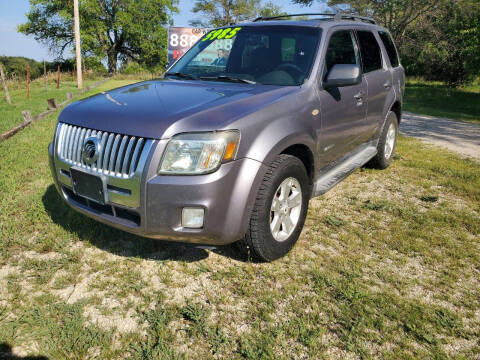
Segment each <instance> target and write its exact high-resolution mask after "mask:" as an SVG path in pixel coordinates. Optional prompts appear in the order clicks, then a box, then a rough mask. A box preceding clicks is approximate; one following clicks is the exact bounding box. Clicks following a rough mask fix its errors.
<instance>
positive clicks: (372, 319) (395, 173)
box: [0, 81, 480, 359]
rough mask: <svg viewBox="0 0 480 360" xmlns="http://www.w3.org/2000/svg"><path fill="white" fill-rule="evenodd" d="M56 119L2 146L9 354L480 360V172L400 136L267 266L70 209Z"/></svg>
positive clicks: (2, 271) (0, 272)
mask: <svg viewBox="0 0 480 360" xmlns="http://www.w3.org/2000/svg"><path fill="white" fill-rule="evenodd" d="M119 85H123V83H121V82H119V81H112V82H109V83H107V84H105V85H104V86H103V87H102V89H96V91H102V90H107V89H108V88H109V87H115V86H119ZM57 115H58V114H54V115H52V116H49V117H48V118H46V119H45V120H42V121H40V122H38V123H35V124H33V125H32V126H30V127H28V128H26V129H25V130H24V131H22V132H21V133H19V134H17V135H16V136H14V137H13V138H11V139H9V140H7V141H5V142H3V143H1V144H0V159H1V161H0V351H1V349H6V348H12V349H13V352H14V354H15V355H17V356H27V355H32V356H38V355H43V356H47V357H49V358H51V359H57V358H69V359H86V358H98V359H121V358H122V359H123V358H133V359H182V358H185V359H212V358H217V359H218V358H222V359H291V358H311V359H344V358H366V359H368V358H383V359H417V358H424V359H427V358H428V359H447V358H452V359H475V358H479V357H480V344H479V342H478V334H479V333H480V317H479V316H480V314H479V310H478V309H479V308H480V276H479V269H480V251H479V250H480V221H479V214H480V165H479V164H478V163H476V162H473V161H470V160H467V159H462V158H460V157H458V156H457V155H454V154H452V153H449V152H446V151H444V150H441V149H439V148H436V147H433V146H431V145H426V144H423V143H421V142H419V141H417V140H414V139H410V138H405V137H401V138H400V140H399V147H398V151H397V155H396V156H395V161H394V162H393V164H392V166H391V167H390V168H388V169H387V170H385V171H376V170H371V169H361V170H359V171H356V172H355V173H354V174H352V175H351V176H350V177H349V178H347V179H346V180H345V181H344V182H342V183H340V184H339V185H338V186H337V187H335V188H334V189H333V190H332V191H330V192H329V193H327V194H325V195H324V196H322V197H320V198H316V199H313V200H312V201H311V202H310V209H309V214H308V218H307V222H306V225H305V229H304V230H303V232H302V235H301V237H300V240H299V242H298V244H297V245H296V246H295V248H294V249H293V250H292V252H291V253H290V254H289V255H288V256H287V257H285V258H283V259H281V260H279V261H276V262H274V263H271V264H257V263H251V262H248V261H245V260H244V259H239V258H238V256H237V253H236V251H235V247H233V246H230V247H225V248H219V249H214V250H204V249H200V248H196V247H193V246H188V245H182V244H172V243H166V242H161V241H154V240H149V239H144V238H140V237H136V236H133V235H129V234H126V233H123V232H121V231H118V230H115V229H112V228H110V227H108V226H105V225H101V224H99V223H97V222H95V221H93V220H90V219H88V218H86V217H84V216H82V215H80V214H77V213H76V212H74V211H73V210H71V209H70V208H69V207H68V206H66V205H65V204H64V203H63V202H62V200H61V199H60V197H59V196H58V194H57V193H56V191H55V189H54V187H53V186H52V181H51V178H50V173H49V169H48V162H47V156H46V148H47V144H48V142H49V141H50V140H51V136H52V134H53V129H54V126H55V118H56V116H57ZM2 344H3V345H2Z"/></svg>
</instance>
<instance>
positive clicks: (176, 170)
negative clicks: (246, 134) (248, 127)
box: [158, 131, 240, 175]
mask: <svg viewBox="0 0 480 360" xmlns="http://www.w3.org/2000/svg"><path fill="white" fill-rule="evenodd" d="M239 141H240V133H239V132H238V131H218V132H210V133H190V134H181V135H177V136H174V137H173V138H172V139H171V140H170V141H169V143H168V145H167V149H166V150H165V153H164V155H163V158H162V162H161V164H160V168H159V171H158V172H159V174H169V175H173V174H184V175H197V174H205V173H210V172H213V171H215V170H217V169H218V167H219V166H220V164H222V163H224V162H227V161H232V160H235V156H236V155H237V150H238V143H239Z"/></svg>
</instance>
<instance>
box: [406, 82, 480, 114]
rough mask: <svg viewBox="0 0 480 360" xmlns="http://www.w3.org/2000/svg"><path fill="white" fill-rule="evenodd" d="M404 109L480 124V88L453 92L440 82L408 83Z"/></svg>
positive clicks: (469, 87)
mask: <svg viewBox="0 0 480 360" xmlns="http://www.w3.org/2000/svg"><path fill="white" fill-rule="evenodd" d="M404 107H405V110H406V111H410V112H414V113H417V114H425V115H431V116H437V117H445V118H450V119H454V120H463V121H469V122H474V123H480V86H479V85H471V86H467V87H465V88H451V87H448V86H447V85H445V84H442V83H439V82H426V81H420V80H414V79H409V80H408V81H407V84H406V88H405V105H404Z"/></svg>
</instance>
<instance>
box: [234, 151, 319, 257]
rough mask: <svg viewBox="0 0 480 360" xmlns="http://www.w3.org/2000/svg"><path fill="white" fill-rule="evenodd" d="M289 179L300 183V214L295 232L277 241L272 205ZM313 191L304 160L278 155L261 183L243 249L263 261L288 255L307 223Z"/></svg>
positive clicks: (242, 245) (243, 241)
mask: <svg viewBox="0 0 480 360" xmlns="http://www.w3.org/2000/svg"><path fill="white" fill-rule="evenodd" d="M288 178H294V179H296V180H297V181H298V183H299V184H300V188H301V201H302V203H301V208H300V212H299V213H300V215H299V218H298V222H297V224H296V226H295V228H294V230H293V232H292V233H291V234H290V235H289V236H288V237H287V238H286V239H285V240H282V241H277V240H276V239H275V238H274V236H273V235H272V232H271V230H270V219H271V218H270V216H271V206H272V201H273V197H274V195H276V194H277V189H278V188H279V186H280V184H281V183H282V182H283V181H284V180H285V179H288ZM310 192H311V185H310V180H309V178H308V175H307V171H306V169H305V166H304V165H303V163H302V162H301V161H300V160H299V159H298V158H296V157H295V156H292V155H286V154H281V155H279V156H277V157H276V158H275V160H274V161H273V162H272V164H271V165H270V166H269V168H268V170H267V172H266V174H265V176H264V178H263V182H262V184H261V185H260V189H259V191H258V194H257V198H256V201H255V204H254V207H253V211H252V216H251V218H250V223H249V227H248V230H247V233H246V235H245V237H244V239H243V240H242V241H241V242H240V244H239V245H240V246H241V247H243V251H246V252H247V253H248V254H249V255H250V256H251V257H252V258H253V259H254V260H260V261H273V260H276V259H278V258H281V257H282V256H284V255H285V254H287V253H288V252H289V251H290V249H291V248H292V247H293V246H294V245H295V243H296V242H297V240H298V238H299V236H300V233H301V231H302V228H303V225H304V223H305V218H306V216H307V210H308V201H309V200H310Z"/></svg>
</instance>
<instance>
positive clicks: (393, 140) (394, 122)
mask: <svg viewBox="0 0 480 360" xmlns="http://www.w3.org/2000/svg"><path fill="white" fill-rule="evenodd" d="M397 135H398V119H397V115H396V114H395V113H394V112H393V111H390V112H389V113H388V115H387V119H386V121H385V125H384V127H383V130H382V134H381V135H380V139H379V141H378V145H377V155H375V157H374V158H373V159H372V160H370V162H369V163H368V164H367V166H369V167H373V168H376V169H381V170H383V169H386V168H387V167H389V166H390V164H391V163H392V159H393V154H394V151H395V147H396V145H397Z"/></svg>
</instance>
